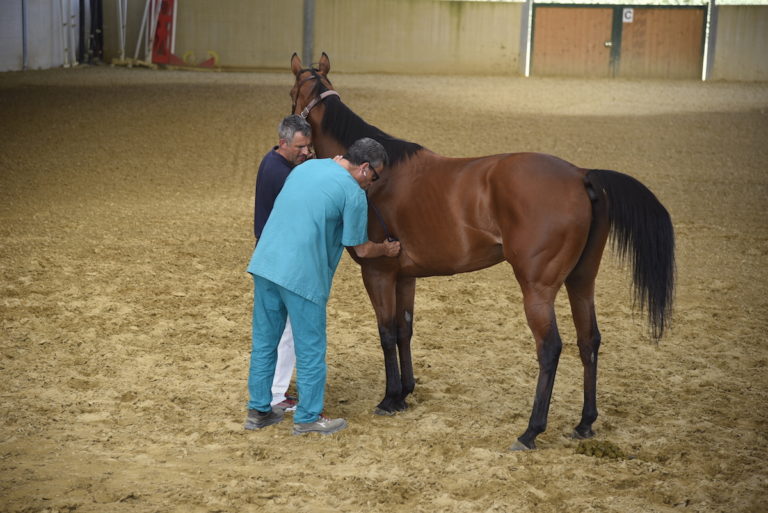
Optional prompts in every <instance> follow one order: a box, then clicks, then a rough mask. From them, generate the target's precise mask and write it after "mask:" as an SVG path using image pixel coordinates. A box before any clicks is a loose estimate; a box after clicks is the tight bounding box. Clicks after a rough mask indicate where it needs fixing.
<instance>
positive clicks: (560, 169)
mask: <svg viewBox="0 0 768 513" xmlns="http://www.w3.org/2000/svg"><path fill="white" fill-rule="evenodd" d="M584 175H585V171H584V170H581V169H579V168H577V167H575V166H573V165H572V164H569V163H568V162H566V161H564V160H561V159H558V158H556V157H552V156H549V155H544V154H537V153H512V154H499V155H490V156H486V157H478V158H448V157H442V156H439V155H436V154H434V153H431V152H429V151H426V150H424V151H421V152H419V153H417V154H416V155H414V156H413V157H411V158H410V159H408V160H406V161H404V162H400V163H398V164H397V165H396V166H393V167H392V168H391V169H390V170H389V173H388V176H387V179H386V180H382V182H384V183H382V184H380V185H379V186H377V187H374V188H372V190H370V191H369V195H370V197H371V201H372V202H374V204H376V205H379V210H381V211H382V216H383V217H384V218H386V219H387V222H386V223H387V225H388V229H389V231H390V232H391V233H392V234H393V235H394V236H396V237H397V238H399V239H400V241H401V243H402V247H403V252H402V255H401V262H400V264H401V272H402V273H403V274H410V275H413V276H432V275H438V274H454V273H458V272H468V271H473V270H477V269H482V268H484V267H488V266H491V265H494V264H496V263H498V262H500V261H502V260H504V259H505V258H507V255H506V252H507V251H506V250H505V248H504V246H505V245H507V246H508V245H509V244H516V243H520V241H517V242H516V240H517V239H518V238H519V237H517V236H516V235H515V234H525V235H526V239H530V240H532V241H533V242H536V241H535V239H536V238H537V237H538V235H536V234H540V233H541V231H542V229H544V228H546V231H548V232H562V231H564V230H567V229H569V227H570V225H572V224H574V223H575V224H582V225H585V226H586V227H585V228H584V229H585V230H588V225H589V221H590V217H589V216H590V207H589V199H588V196H587V194H586V192H585V189H584ZM575 212H578V213H577V214H576V215H574V213H575ZM380 224H381V223H380V222H379V221H378V220H377V219H370V220H369V231H370V232H371V235H372V238H375V237H376V236H379V237H381V236H382V234H380V233H378V232H381V226H380ZM531 236H533V237H532V238H531ZM584 237H586V231H585V232H584ZM507 259H508V258H507Z"/></svg>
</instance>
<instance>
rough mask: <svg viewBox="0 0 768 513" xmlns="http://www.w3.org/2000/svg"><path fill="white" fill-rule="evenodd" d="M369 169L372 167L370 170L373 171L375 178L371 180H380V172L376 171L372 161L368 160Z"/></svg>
mask: <svg viewBox="0 0 768 513" xmlns="http://www.w3.org/2000/svg"><path fill="white" fill-rule="evenodd" d="M368 169H370V170H371V173H373V178H372V179H371V181H372V182H375V181H376V180H378V179H379V178H381V177H380V176H379V173H377V172H376V170H375V169H374V168H373V166H372V165H371V163H370V162H368Z"/></svg>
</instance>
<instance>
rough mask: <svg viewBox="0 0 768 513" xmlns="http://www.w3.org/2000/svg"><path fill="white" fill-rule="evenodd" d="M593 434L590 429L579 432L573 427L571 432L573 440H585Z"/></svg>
mask: <svg viewBox="0 0 768 513" xmlns="http://www.w3.org/2000/svg"><path fill="white" fill-rule="evenodd" d="M593 436H595V432H594V431H592V430H591V429H589V430H587V431H586V432H585V433H580V432H579V430H578V429H574V430H573V433H571V438H572V439H574V440H587V439H589V438H592V437H593Z"/></svg>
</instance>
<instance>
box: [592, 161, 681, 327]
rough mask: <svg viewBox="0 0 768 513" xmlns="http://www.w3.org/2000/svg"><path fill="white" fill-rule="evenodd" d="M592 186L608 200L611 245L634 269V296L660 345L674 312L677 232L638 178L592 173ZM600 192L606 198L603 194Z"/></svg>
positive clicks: (667, 213)
mask: <svg viewBox="0 0 768 513" xmlns="http://www.w3.org/2000/svg"><path fill="white" fill-rule="evenodd" d="M586 179H587V182H588V183H590V184H591V185H592V187H593V190H594V191H595V192H597V193H598V199H597V201H600V198H601V197H604V198H607V203H608V205H607V207H608V208H607V215H608V223H609V226H610V239H611V246H612V247H613V249H614V251H616V252H617V254H618V256H619V259H620V260H621V261H627V260H629V263H630V266H631V267H632V284H633V287H632V292H633V294H632V296H633V299H634V303H635V305H637V304H638V303H639V304H640V310H641V312H642V311H644V310H645V309H647V312H648V323H649V325H650V328H651V332H652V335H653V337H654V338H655V339H656V340H659V339H661V337H662V336H663V335H664V329H665V328H666V327H667V326H668V324H669V320H670V317H671V313H672V302H673V299H674V291H675V233H674V229H673V227H672V220H671V218H670V216H669V212H667V209H666V208H664V205H662V204H661V202H660V201H659V200H658V199H657V198H656V196H654V194H653V193H652V192H651V191H650V190H649V189H648V188H647V187H646V186H645V185H643V184H642V183H640V182H639V181H638V180H636V179H635V178H632V177H631V176H628V175H625V174H623V173H618V172H616V171H606V170H600V169H593V170H590V171H589V172H588V173H587V177H586ZM600 192H602V193H603V195H600Z"/></svg>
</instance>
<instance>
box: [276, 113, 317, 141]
mask: <svg viewBox="0 0 768 513" xmlns="http://www.w3.org/2000/svg"><path fill="white" fill-rule="evenodd" d="M296 132H301V133H302V134H304V135H305V136H307V137H312V127H310V126H309V123H307V120H305V119H304V118H302V117H301V116H297V115H296V114H291V115H290V116H287V117H286V118H285V119H283V120H282V121H281V122H280V126H278V127H277V135H278V137H280V139H285V140H286V141H288V142H291V141H293V136H294V135H296Z"/></svg>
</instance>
